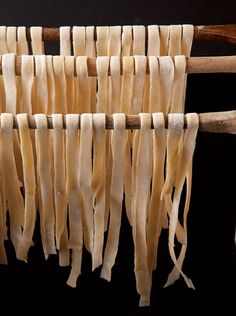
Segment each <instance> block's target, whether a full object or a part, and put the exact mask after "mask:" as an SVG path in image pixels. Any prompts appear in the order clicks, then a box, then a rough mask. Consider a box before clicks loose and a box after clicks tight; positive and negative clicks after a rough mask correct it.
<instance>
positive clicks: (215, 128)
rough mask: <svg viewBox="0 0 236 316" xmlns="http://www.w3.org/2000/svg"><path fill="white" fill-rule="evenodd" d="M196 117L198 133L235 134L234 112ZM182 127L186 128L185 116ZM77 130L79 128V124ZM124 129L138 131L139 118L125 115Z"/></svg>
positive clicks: (109, 121) (32, 122) (33, 125)
mask: <svg viewBox="0 0 236 316" xmlns="http://www.w3.org/2000/svg"><path fill="white" fill-rule="evenodd" d="M198 116H199V131H202V132H210V133H228V134H234V133H236V111H226V112H210V113H200V114H198ZM0 117H1V114H0ZM28 122H29V127H30V128H31V129H37V126H36V121H35V117H34V116H33V115H28ZM47 122H48V129H53V122H52V115H47ZM165 127H166V128H168V116H165ZM184 127H185V128H186V127H187V120H186V116H185V125H184ZM13 128H15V129H18V123H17V116H16V115H14V116H13ZM63 128H64V129H66V115H63ZM78 128H80V126H79V122H78ZM113 128H114V126H113V118H112V115H106V129H113ZM151 128H153V125H151ZM126 129H140V118H139V116H138V115H126Z"/></svg>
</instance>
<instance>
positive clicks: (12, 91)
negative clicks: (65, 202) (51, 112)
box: [2, 53, 24, 225]
mask: <svg viewBox="0 0 236 316" xmlns="http://www.w3.org/2000/svg"><path fill="white" fill-rule="evenodd" d="M2 72H3V81H4V88H5V96H6V110H5V111H6V112H9V113H12V114H16V112H17V105H18V102H17V81H16V77H15V54H13V53H11V54H5V55H3V56H2ZM13 147H14V155H15V159H16V166H17V172H18V177H19V181H20V183H19V184H20V186H21V185H22V183H23V170H22V159H21V154H20V147H19V139H18V134H17V131H16V130H14V131H13ZM21 220H22V222H21V223H22V225H23V221H24V220H23V213H22V215H21Z"/></svg>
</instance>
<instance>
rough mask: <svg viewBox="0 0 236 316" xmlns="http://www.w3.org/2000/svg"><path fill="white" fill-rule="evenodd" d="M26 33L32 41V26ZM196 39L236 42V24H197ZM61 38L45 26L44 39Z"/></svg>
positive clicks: (50, 40)
mask: <svg viewBox="0 0 236 316" xmlns="http://www.w3.org/2000/svg"><path fill="white" fill-rule="evenodd" d="M26 35H27V39H28V40H29V41H30V40H31V36H30V28H27V29H26ZM194 39H195V40H201V41H218V42H222V41H224V42H229V43H233V44H236V24H226V25H201V26H195V27H194ZM59 40H60V30H59V28H47V27H45V28H43V41H45V42H59ZM94 40H95V41H96V29H95V32H94Z"/></svg>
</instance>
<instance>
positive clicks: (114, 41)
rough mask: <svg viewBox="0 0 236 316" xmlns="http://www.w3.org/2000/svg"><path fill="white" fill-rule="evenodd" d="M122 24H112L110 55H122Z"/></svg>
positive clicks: (109, 43)
mask: <svg viewBox="0 0 236 316" xmlns="http://www.w3.org/2000/svg"><path fill="white" fill-rule="evenodd" d="M120 53H121V26H110V27H109V37H108V56H120Z"/></svg>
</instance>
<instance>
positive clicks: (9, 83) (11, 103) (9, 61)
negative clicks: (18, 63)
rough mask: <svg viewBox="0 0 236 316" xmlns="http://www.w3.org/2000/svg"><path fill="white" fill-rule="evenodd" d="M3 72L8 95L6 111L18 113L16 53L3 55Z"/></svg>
mask: <svg viewBox="0 0 236 316" xmlns="http://www.w3.org/2000/svg"><path fill="white" fill-rule="evenodd" d="M2 74H3V80H4V87H5V95H6V112H9V113H13V114H15V113H16V103H17V102H16V100H17V89H16V77H15V54H13V53H10V54H5V55H3V56H2Z"/></svg>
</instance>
